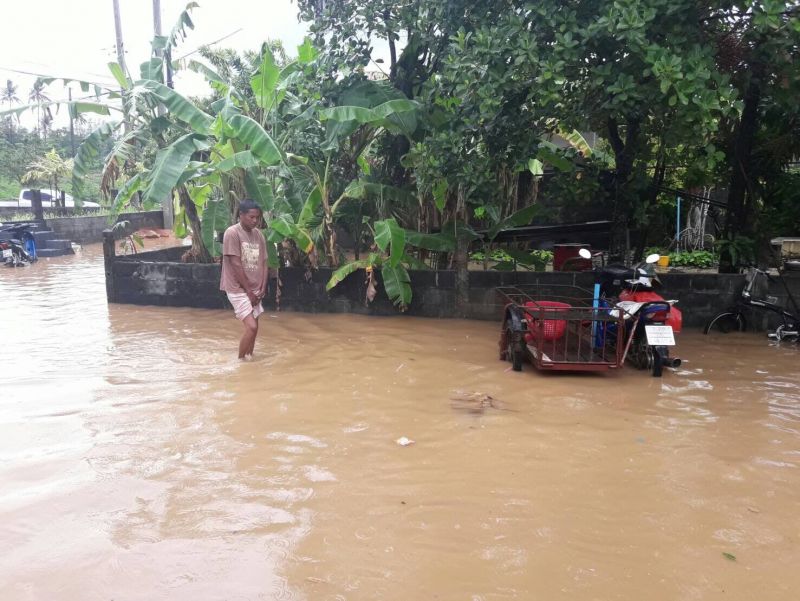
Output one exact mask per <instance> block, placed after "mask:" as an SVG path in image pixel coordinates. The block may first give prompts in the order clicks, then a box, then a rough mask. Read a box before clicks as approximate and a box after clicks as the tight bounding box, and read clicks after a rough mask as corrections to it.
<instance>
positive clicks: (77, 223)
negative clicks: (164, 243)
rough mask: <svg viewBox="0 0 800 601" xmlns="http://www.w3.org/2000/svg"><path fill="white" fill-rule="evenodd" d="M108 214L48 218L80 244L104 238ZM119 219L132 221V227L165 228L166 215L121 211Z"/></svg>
mask: <svg viewBox="0 0 800 601" xmlns="http://www.w3.org/2000/svg"><path fill="white" fill-rule="evenodd" d="M108 219H109V218H108V216H107V215H102V216H98V217H57V218H54V219H47V220H46V223H47V226H48V227H49V228H51V229H52V230H53V231H54V232H56V233H57V234H58V235H59V237H60V238H62V239H64V240H72V241H73V242H78V243H80V244H88V243H90V242H100V241H101V240H102V239H103V230H105V229H108V227H109V222H108ZM119 221H130V222H131V229H132V231H133V230H138V229H147V228H159V229H160V228H163V227H164V215H163V213H162V212H161V211H145V212H141V213H121V214H120V215H119V217H118V218H117V222H119Z"/></svg>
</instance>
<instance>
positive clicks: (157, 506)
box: [0, 247, 800, 601]
mask: <svg viewBox="0 0 800 601" xmlns="http://www.w3.org/2000/svg"><path fill="white" fill-rule="evenodd" d="M0 292H2V295H0V297H1V298H2V299H3V310H2V314H0V340H1V341H2V344H0V389H1V390H2V391H3V394H2V396H0V482H2V483H3V486H2V488H0V554H2V557H3V562H2V563H0V599H2V600H3V601H5V600H12V601H13V600H28V599H43V600H44V599H47V600H51V599H58V600H66V601H71V600H76V601H77V600H80V601H85V600H95V599H96V600H101V599H102V600H107V599H116V600H118V601H123V600H141V599H148V600H153V599H164V600H167V599H168V600H181V599H187V600H199V599H203V600H205V599H236V600H238V599H248V600H249V599H314V600H316V599H331V600H333V599H354V600H361V599H364V600H372V599H434V598H441V599H466V600H471V599H475V600H477V599H480V600H485V601H489V600H498V599H548V600H549V599H570V600H574V599H579V600H581V599H586V600H589V599H641V598H646V599H664V600H667V599H669V600H672V599H682V600H683V599H723V598H725V599H741V600H744V599H748V600H749V599H776V600H777V599H788V598H792V593H794V592H795V591H797V590H800V577H799V576H798V575H797V574H796V569H795V565H796V563H797V561H798V560H800V551H798V545H797V538H798V536H800V517H798V516H800V496H798V494H797V490H798V485H800V470H798V466H800V392H798V382H799V381H800V376H798V375H797V372H796V369H795V367H796V365H797V360H798V352H800V350H798V349H797V348H796V347H792V346H789V345H783V346H775V345H774V344H772V345H771V344H770V343H769V342H768V341H767V340H766V339H765V338H764V337H761V336H751V335H738V334H731V335H729V336H727V337H726V336H720V337H717V338H704V337H702V336H699V335H695V334H685V335H684V336H683V337H682V338H681V340H680V345H681V347H680V350H681V353H680V354H681V356H682V357H684V358H685V359H686V361H685V363H684V365H683V366H682V367H681V369H680V370H679V371H677V372H675V373H670V374H667V375H665V377H664V378H663V379H661V380H657V379H653V378H649V377H648V376H646V375H645V374H644V373H640V372H635V371H632V370H626V371H625V372H623V373H620V374H615V375H603V376H597V375H591V374H589V375H582V376H569V375H565V374H537V373H535V372H533V371H531V370H527V369H526V370H525V371H524V372H523V373H521V374H517V373H514V372H512V371H510V370H509V369H508V364H504V363H501V362H499V361H498V360H497V357H496V337H497V333H498V332H497V331H496V330H497V325H496V324H490V323H471V322H463V321H434V320H419V319H412V318H407V317H398V318H374V319H370V318H365V317H355V316H341V315H340V316H331V315H302V314H292V313H283V314H278V315H269V314H267V315H265V316H264V318H263V319H264V323H263V326H262V332H261V338H260V340H259V343H258V346H257V349H256V350H257V354H258V357H257V360H256V361H253V362H252V363H240V362H238V361H237V360H236V359H235V349H236V345H237V341H238V336H239V329H238V328H239V326H238V324H237V322H236V321H235V320H234V319H233V318H232V316H231V315H229V314H228V313H227V312H224V311H202V310H189V309H161V308H154V307H132V306H122V305H116V306H112V307H108V306H107V305H106V303H105V289H104V283H103V271H102V257H101V255H100V249H99V248H95V247H86V248H85V250H84V252H83V253H82V254H81V255H78V256H75V257H67V258H59V259H51V260H49V261H41V262H40V263H38V264H36V265H34V266H32V267H29V268H25V269H18V270H4V271H2V272H0ZM686 310H688V309H686ZM403 436H407V437H408V438H411V439H413V440H414V441H416V443H415V444H413V445H411V446H405V447H404V446H400V445H398V444H397V443H396V442H395V441H397V440H398V439H399V438H400V437H403ZM724 553H728V554H730V555H731V556H733V557H735V560H734V559H730V558H727V557H726V556H725V555H723V554H724Z"/></svg>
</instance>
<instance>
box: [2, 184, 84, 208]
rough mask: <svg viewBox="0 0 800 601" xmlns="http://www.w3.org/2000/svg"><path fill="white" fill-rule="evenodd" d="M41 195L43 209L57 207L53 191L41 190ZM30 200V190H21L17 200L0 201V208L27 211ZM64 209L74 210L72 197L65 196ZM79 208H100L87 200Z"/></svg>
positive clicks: (57, 196)
mask: <svg viewBox="0 0 800 601" xmlns="http://www.w3.org/2000/svg"><path fill="white" fill-rule="evenodd" d="M41 193H42V208H43V209H52V208H57V207H58V206H59V205H58V203H57V199H58V198H59V195H58V194H57V193H56V191H55V190H42V191H41ZM32 198H33V193H32V192H31V191H30V189H29V188H23V189H22V190H20V191H19V198H17V200H0V207H11V208H22V209H29V208H30V206H31V199H32ZM64 207H65V208H67V209H73V208H75V199H74V198H72V196H71V195H69V194H65V200H64ZM81 207H82V208H84V209H98V208H100V205H99V204H97V203H96V202H90V201H88V200H84V201H83V202H82V203H81Z"/></svg>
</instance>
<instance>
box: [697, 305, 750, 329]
mask: <svg viewBox="0 0 800 601" xmlns="http://www.w3.org/2000/svg"><path fill="white" fill-rule="evenodd" d="M746 329H747V321H746V320H745V318H744V315H742V313H741V312H739V311H723V312H722V313H719V314H717V315H715V316H714V317H712V318H711V319H710V320H709V321H708V323H706V325H705V327H704V328H703V334H708V333H709V332H712V331H713V332H721V333H723V334H727V333H728V332H744V331H745V330H746Z"/></svg>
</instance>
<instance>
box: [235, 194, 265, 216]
mask: <svg viewBox="0 0 800 601" xmlns="http://www.w3.org/2000/svg"><path fill="white" fill-rule="evenodd" d="M253 209H255V210H256V211H259V212H261V213H263V211H262V210H261V207H259V206H258V205H257V204H256V202H255V201H254V200H250V199H249V198H245V199H244V200H243V201H242V202H240V203H239V215H244V214H245V213H248V212H249V211H252V210H253Z"/></svg>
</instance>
